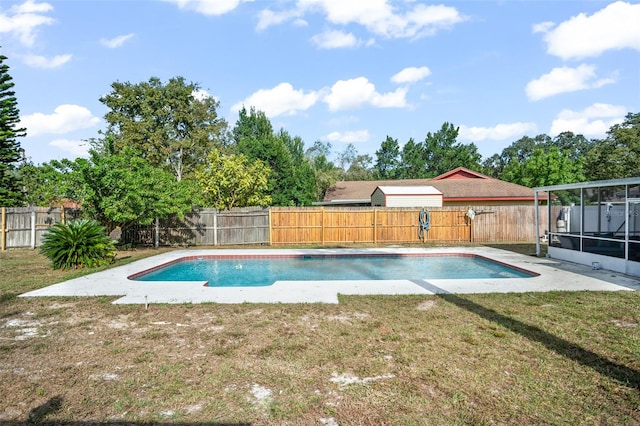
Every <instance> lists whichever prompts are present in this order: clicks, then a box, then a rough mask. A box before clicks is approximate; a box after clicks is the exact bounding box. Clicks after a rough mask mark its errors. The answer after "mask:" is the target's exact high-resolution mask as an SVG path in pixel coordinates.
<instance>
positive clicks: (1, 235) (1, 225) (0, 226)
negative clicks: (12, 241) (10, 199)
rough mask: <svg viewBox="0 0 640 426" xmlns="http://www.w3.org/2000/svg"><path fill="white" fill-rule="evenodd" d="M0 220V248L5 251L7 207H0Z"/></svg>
mask: <svg viewBox="0 0 640 426" xmlns="http://www.w3.org/2000/svg"><path fill="white" fill-rule="evenodd" d="M0 210H2V221H1V222H0V246H1V247H0V249H1V250H2V251H5V250H6V249H7V208H6V207H2V208H0Z"/></svg>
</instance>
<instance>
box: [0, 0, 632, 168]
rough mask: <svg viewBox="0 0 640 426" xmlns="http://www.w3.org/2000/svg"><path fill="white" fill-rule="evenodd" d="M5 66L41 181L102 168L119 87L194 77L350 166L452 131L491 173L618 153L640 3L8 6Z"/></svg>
mask: <svg viewBox="0 0 640 426" xmlns="http://www.w3.org/2000/svg"><path fill="white" fill-rule="evenodd" d="M0 54H2V55H4V56H6V57H7V58H8V59H7V60H5V64H7V65H9V67H10V69H9V73H10V75H11V76H12V77H13V82H14V84H15V87H14V91H15V94H16V98H17V101H18V108H19V110H20V118H21V125H22V126H23V127H26V129H27V137H24V138H19V139H18V140H19V142H20V144H21V146H22V148H24V150H25V153H26V156H27V157H29V158H30V159H31V161H33V162H34V163H36V164H40V163H43V162H47V161H50V160H52V159H61V158H69V159H74V158H76V157H79V156H87V151H88V149H89V147H88V144H87V143H86V142H85V141H86V140H87V139H89V138H94V137H99V136H100V134H99V131H100V130H104V129H105V128H106V124H105V121H104V115H105V114H106V113H107V111H108V109H107V108H106V107H105V106H104V105H103V104H102V103H101V102H100V101H99V99H100V97H101V96H104V95H106V94H108V93H110V92H111V84H112V83H114V82H129V83H132V84H137V83H142V82H146V81H148V80H149V79H150V78H151V77H157V78H160V79H161V80H162V81H163V82H165V83H166V82H168V80H169V79H170V78H172V77H178V76H181V77H184V78H185V80H186V81H187V82H193V83H196V84H197V85H198V86H199V87H200V89H201V90H202V92H201V94H204V95H206V96H213V97H215V98H216V99H217V100H218V101H219V104H220V107H219V110H218V113H219V115H220V116H221V117H224V118H225V119H226V120H227V122H228V123H229V125H230V127H233V125H234V124H235V123H236V121H237V119H238V111H239V109H240V108H241V107H242V106H243V105H244V106H245V107H247V109H249V108H250V107H251V106H253V107H255V108H256V109H257V110H261V111H264V112H265V114H266V115H267V117H269V119H270V121H271V123H272V125H273V127H274V130H276V131H278V130H279V129H281V128H282V129H284V130H286V131H287V132H289V134H290V135H292V136H300V137H301V138H302V139H303V141H304V143H305V147H306V148H308V147H311V146H312V145H313V144H314V142H316V141H322V142H324V143H330V144H331V145H332V151H333V153H334V154H336V153H339V152H342V151H344V150H345V148H346V147H347V145H348V144H350V143H351V144H353V145H354V146H355V148H356V150H357V152H358V153H359V154H370V155H372V156H373V157H374V158H375V151H376V150H378V149H379V148H380V144H381V143H382V142H383V141H384V140H385V139H386V137H387V136H390V137H392V138H393V139H397V140H398V143H399V144H400V146H402V145H404V144H405V143H406V142H407V141H408V140H409V139H410V138H413V139H414V141H416V142H420V141H423V140H424V139H425V137H426V136H427V133H429V132H431V133H435V132H437V131H438V130H439V129H440V128H441V127H442V125H443V124H444V123H445V122H447V123H452V124H453V125H455V126H456V127H459V135H458V142H461V143H465V144H468V143H475V144H476V146H477V147H478V151H479V153H480V154H481V155H482V156H483V158H487V157H490V156H491V155H493V154H499V153H500V152H502V150H503V149H504V148H506V147H508V146H509V145H511V144H512V143H513V142H515V141H517V140H518V139H520V138H522V137H523V136H530V137H534V136H536V135H539V134H546V135H549V136H551V137H555V136H557V135H558V134H559V133H561V132H564V131H571V132H574V133H576V134H582V135H584V136H585V137H587V138H589V139H602V138H604V137H605V136H606V132H607V130H608V129H609V128H610V127H611V126H612V125H614V124H617V123H621V122H622V121H623V120H624V117H625V115H627V113H629V112H632V113H638V112H640V3H639V2H633V1H615V2H612V1H599V0H589V1H580V0H570V1H556V0H553V1H552V0H537V1H536V0H531V1H518V0H501V1H489V0H466V1H448V2H424V1H419V0H406V1H400V0H399V1H389V0H349V1H345V0H291V1H290V0H254V1H248V0H118V1H116V0H109V1H107V0H60V1H57V0H52V1H48V2H45V1H37V0H26V1H24V0H22V1H11V0H0Z"/></svg>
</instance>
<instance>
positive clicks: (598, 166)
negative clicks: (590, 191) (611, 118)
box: [584, 113, 640, 180]
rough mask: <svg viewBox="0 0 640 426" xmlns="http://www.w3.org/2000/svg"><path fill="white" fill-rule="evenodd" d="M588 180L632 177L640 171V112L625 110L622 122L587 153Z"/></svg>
mask: <svg viewBox="0 0 640 426" xmlns="http://www.w3.org/2000/svg"><path fill="white" fill-rule="evenodd" d="M584 168H585V175H586V177H587V179H588V180H605V179H620V178H627V177H635V176H638V175H639V174H640V113H628V114H627V116H626V117H625V120H624V122H622V123H621V124H616V125H613V126H612V127H611V128H610V129H609V131H608V132H607V137H606V138H605V139H604V140H602V141H598V142H597V143H596V144H595V145H594V147H593V148H592V149H591V150H590V151H589V152H588V153H587V155H586V159H585V166H584Z"/></svg>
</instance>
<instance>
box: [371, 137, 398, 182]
mask: <svg viewBox="0 0 640 426" xmlns="http://www.w3.org/2000/svg"><path fill="white" fill-rule="evenodd" d="M374 175H375V178H376V179H396V178H398V177H399V175H400V145H399V144H398V140H397V139H393V138H392V137H391V136H387V138H386V139H385V140H384V141H383V142H382V144H381V145H380V149H379V150H377V151H376V164H375V166H374Z"/></svg>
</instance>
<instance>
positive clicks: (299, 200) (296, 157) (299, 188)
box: [276, 129, 317, 206]
mask: <svg viewBox="0 0 640 426" xmlns="http://www.w3.org/2000/svg"><path fill="white" fill-rule="evenodd" d="M276 138H277V139H280V140H281V141H282V142H283V143H284V145H285V147H286V148H287V150H288V151H289V154H290V156H291V162H292V173H291V175H290V176H289V177H288V178H287V179H285V182H284V184H285V185H286V188H285V191H286V192H287V194H286V195H285V197H284V198H288V199H289V200H290V204H291V205H296V206H309V205H311V203H313V202H314V201H316V200H317V198H316V183H315V178H314V174H313V169H312V167H311V164H310V162H309V159H308V158H307V157H306V156H305V154H304V141H303V140H302V138H300V137H299V136H296V137H291V136H290V135H289V133H287V132H286V131H285V130H283V129H281V130H280V132H278V133H277V134H276Z"/></svg>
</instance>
